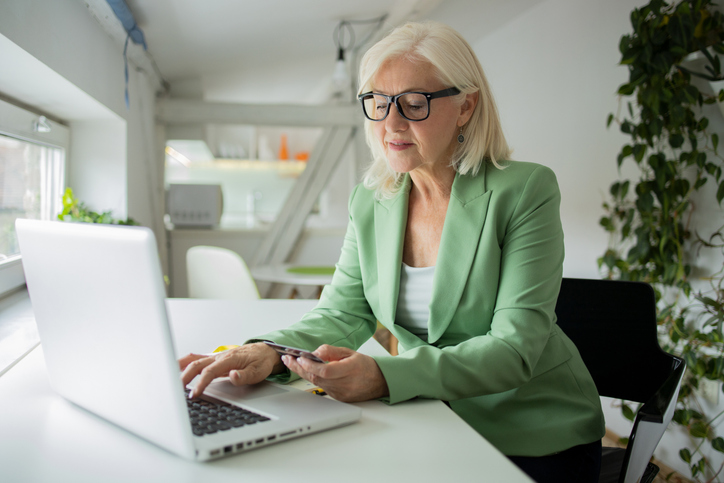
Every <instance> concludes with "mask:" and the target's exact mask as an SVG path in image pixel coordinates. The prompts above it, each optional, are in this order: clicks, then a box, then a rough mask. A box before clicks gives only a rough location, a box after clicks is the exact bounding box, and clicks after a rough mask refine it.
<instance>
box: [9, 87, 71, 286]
mask: <svg viewBox="0 0 724 483" xmlns="http://www.w3.org/2000/svg"><path fill="white" fill-rule="evenodd" d="M68 143H69V130H68V128H67V127H65V126H63V125H62V124H59V123H57V122H54V121H50V120H48V119H45V118H44V117H42V116H39V115H38V114H35V113H32V112H30V111H28V110H25V109H21V108H19V107H17V106H15V105H13V104H10V103H7V102H5V101H2V100H0V295H2V294H5V293H7V292H9V291H12V290H14V289H15V288H18V287H21V286H22V285H23V284H24V283H25V279H24V277H23V273H22V265H21V262H20V250H19V247H18V242H17V237H16V235H15V220H16V219H17V218H34V219H41V220H50V219H53V218H55V216H56V215H57V214H58V213H60V210H61V209H62V195H63V187H64V183H65V157H66V152H67V148H68Z"/></svg>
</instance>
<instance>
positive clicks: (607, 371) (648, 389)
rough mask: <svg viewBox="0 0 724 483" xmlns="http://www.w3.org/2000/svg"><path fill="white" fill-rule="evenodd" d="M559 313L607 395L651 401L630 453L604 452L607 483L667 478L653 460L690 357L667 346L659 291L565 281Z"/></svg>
mask: <svg viewBox="0 0 724 483" xmlns="http://www.w3.org/2000/svg"><path fill="white" fill-rule="evenodd" d="M556 315H557V316H558V325H559V326H560V327H561V329H563V331H564V332H565V333H566V334H567V335H568V337H570V338H571V340H573V342H574V343H575V344H576V347H578V351H579V352H580V353H581V357H582V358H583V361H584V362H585V364H586V367H588V370H589V372H590V373H591V376H593V380H594V382H595V383H596V387H597V388H598V392H599V394H600V395H601V396H607V397H612V398H616V399H625V400H628V401H635V402H639V403H644V404H643V406H642V407H641V408H640V409H639V411H638V413H637V414H636V419H635V421H634V425H633V429H632V430H631V435H630V436H629V442H628V446H627V447H626V449H621V448H604V449H603V457H602V461H601V476H600V481H599V483H609V482H620V483H629V482H637V481H641V482H642V483H650V482H651V481H653V479H654V477H655V476H656V474H657V473H658V472H659V468H658V466H656V465H654V464H653V463H651V462H650V460H651V456H652V455H653V453H654V449H656V446H657V445H658V444H659V441H660V440H661V437H662V436H663V434H664V431H665V430H666V427H667V426H668V424H669V422H670V421H671V418H672V417H673V415H674V408H675V406H676V399H677V396H678V393H679V387H680V386H681V380H682V378H683V377H684V370H685V369H686V363H685V362H684V361H683V359H680V358H678V357H675V356H673V355H671V354H668V353H666V352H664V351H663V350H661V347H659V342H658V338H657V334H656V332H657V330H656V301H655V298H654V291H653V289H652V288H651V286H650V285H648V284H645V283H641V282H622V281H614V280H582V279H568V278H564V279H563V283H562V285H561V292H560V295H559V296H558V302H557V304H556ZM639 478H640V480H639Z"/></svg>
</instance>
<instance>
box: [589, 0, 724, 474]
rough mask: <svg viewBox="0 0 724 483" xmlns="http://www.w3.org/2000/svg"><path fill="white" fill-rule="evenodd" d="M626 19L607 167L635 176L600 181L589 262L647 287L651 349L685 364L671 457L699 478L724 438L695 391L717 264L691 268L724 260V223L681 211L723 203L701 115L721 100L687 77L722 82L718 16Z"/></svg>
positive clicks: (708, 348) (648, 14)
mask: <svg viewBox="0 0 724 483" xmlns="http://www.w3.org/2000/svg"><path fill="white" fill-rule="evenodd" d="M631 24H632V26H633V34H631V35H624V36H623V37H622V39H621V42H620V45H619V49H620V51H621V55H622V60H621V64H623V65H626V66H627V67H628V70H629V81H628V82H627V83H625V84H623V85H622V86H620V88H619V90H618V93H619V94H620V96H621V98H620V102H621V104H623V102H624V98H627V97H631V99H630V100H629V101H628V102H627V110H626V113H625V114H623V115H621V113H620V112H619V114H617V115H614V114H611V115H609V117H608V125H609V126H610V125H611V123H612V122H614V121H616V122H617V123H618V124H619V126H620V130H621V132H623V133H624V134H626V135H628V136H630V139H631V141H630V143H628V144H626V145H624V146H623V147H622V149H621V152H620V153H619V155H618V160H617V161H618V166H619V168H620V167H621V165H622V164H623V163H624V161H626V160H629V159H631V160H633V162H634V163H635V165H636V168H637V170H638V175H639V178H638V180H636V181H635V182H634V183H635V184H634V183H632V182H631V181H630V180H622V181H617V182H615V183H613V184H612V185H611V188H610V194H611V198H610V200H609V201H608V202H605V203H604V204H603V207H604V210H605V215H604V216H603V217H602V218H601V219H600V224H601V225H602V226H603V227H604V228H605V229H606V230H607V231H608V232H609V233H610V237H611V238H610V243H609V248H608V250H606V252H605V254H604V255H603V256H602V257H601V258H599V260H598V263H599V267H600V268H601V270H602V271H604V272H605V275H606V276H607V277H609V278H616V279H622V280H639V281H645V282H648V283H650V284H652V285H653V286H654V288H655V290H656V292H657V297H658V307H659V311H658V317H659V324H660V325H659V329H660V330H659V334H660V341H661V344H662V347H664V349H665V350H668V351H670V352H672V353H674V354H677V355H680V356H681V357H683V358H684V359H685V360H686V362H687V366H688V371H687V375H686V377H685V381H684V384H683V386H682V389H681V391H680V394H679V401H678V404H677V409H676V413H675V415H674V421H675V422H676V423H679V424H681V425H683V426H684V427H686V428H687V429H688V432H689V434H690V436H691V440H692V444H691V446H690V447H686V448H682V449H681V451H680V453H679V454H680V456H681V458H682V459H683V460H684V461H686V463H687V464H688V465H689V467H690V469H691V473H692V476H693V477H694V478H697V479H698V478H699V477H704V476H705V475H706V474H707V473H708V475H709V477H712V476H713V477H712V480H714V479H715V478H717V475H718V474H719V473H720V472H721V468H714V467H713V466H712V465H711V463H710V461H709V459H708V458H706V457H705V456H704V454H705V452H704V451H703V448H704V445H710V446H711V447H712V448H713V449H714V450H716V451H720V452H722V453H724V439H722V438H721V437H718V436H716V432H715V424H716V423H717V422H718V418H720V416H722V414H715V415H708V414H706V411H705V410H704V409H703V405H702V404H701V402H700V401H699V399H698V397H697V392H696V390H697V388H698V387H699V385H700V384H701V383H702V381H703V380H704V379H709V380H714V381H719V382H720V381H724V332H723V331H722V324H723V323H724V290H723V288H724V287H723V285H724V267H722V266H718V267H714V268H711V267H709V269H710V272H711V273H708V274H706V275H705V276H704V277H701V276H700V277H696V276H694V275H692V274H693V273H695V272H694V267H695V262H696V258H697V254H699V253H700V252H701V250H715V251H716V252H717V253H718V255H720V256H721V257H722V259H724V226H723V227H718V228H714V229H713V230H712V229H711V228H710V227H709V228H708V227H707V226H695V225H694V220H695V218H694V217H692V215H693V213H694V211H695V208H696V206H697V205H698V206H703V205H716V206H718V207H719V208H721V205H722V200H724V178H723V177H722V161H723V158H722V156H721V155H720V154H719V152H718V147H719V135H718V134H717V133H716V132H712V130H710V129H709V119H708V118H707V117H705V116H704V115H703V114H702V107H703V106H704V105H707V104H713V103H716V102H722V101H724V90H722V91H720V92H718V93H715V94H714V95H711V94H707V93H706V91H704V92H702V90H700V89H699V87H698V86H697V82H701V81H697V80H696V79H697V78H702V79H707V80H717V79H722V77H723V76H722V69H721V64H720V60H719V57H718V54H724V16H723V15H722V13H721V12H720V11H719V10H717V9H716V7H715V5H714V4H713V3H712V2H711V1H710V0H696V1H680V2H677V3H673V4H668V3H666V2H664V1H662V0H654V1H651V2H650V3H649V4H648V5H646V6H644V7H641V8H637V9H635V10H634V11H633V12H632V13H631ZM693 52H701V55H702V56H703V59H704V62H705V64H706V65H705V67H704V71H703V72H702V71H694V70H693V69H691V68H690V67H688V66H686V65H682V61H684V59H685V58H686V57H687V56H688V55H689V54H691V53H693ZM717 115H718V114H717ZM707 183H708V185H709V186H707ZM712 184H714V185H715V189H713V190H712V189H711V188H712V187H711V185H712ZM704 186H707V189H705V188H704ZM719 219H721V218H719ZM709 222H711V220H709ZM707 229H709V232H708V233H703V234H702V233H701V231H702V230H707ZM717 263H719V264H721V262H717ZM697 278H698V279H699V280H697ZM702 278H703V279H705V280H704V281H705V282H706V283H701V282H702V280H701V279H702ZM692 283H693V285H692ZM622 408H623V413H624V415H625V416H627V417H629V419H630V418H631V417H632V415H633V409H631V407H629V405H628V404H627V403H625V402H622Z"/></svg>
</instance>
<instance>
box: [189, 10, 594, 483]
mask: <svg viewBox="0 0 724 483" xmlns="http://www.w3.org/2000/svg"><path fill="white" fill-rule="evenodd" d="M360 86H361V88H360V92H361V94H360V96H359V98H360V100H361V102H362V106H363V111H364V114H365V116H366V118H367V121H366V134H367V141H368V144H369V145H370V147H371V149H372V152H373V157H374V161H373V163H372V165H371V167H370V168H369V170H368V172H367V174H366V176H365V180H364V185H363V186H358V187H356V188H355V190H354V191H353V193H352V195H351V196H350V201H349V213H350V220H349V225H348V229H347V234H346V236H345V240H344V246H343V248H342V253H341V257H340V259H339V262H338V264H337V269H336V271H335V275H334V278H333V281H332V283H331V285H329V286H327V287H326V288H325V290H324V292H323V294H322V297H321V299H320V302H319V304H318V306H317V307H316V308H315V309H314V310H313V311H312V312H310V313H309V314H307V315H306V316H304V317H303V319H302V320H301V321H300V322H298V323H296V324H295V325H293V326H292V327H290V328H289V329H286V330H281V331H276V332H273V333H270V334H266V335H265V336H262V337H260V338H259V339H256V340H255V341H251V343H248V344H246V345H244V346H242V347H240V348H238V349H234V350H232V351H229V352H226V353H224V354H222V355H219V356H216V357H206V358H204V357H202V356H195V355H189V356H187V357H186V358H184V359H182V361H181V366H182V368H184V367H185V371H184V374H183V381H184V383H188V382H190V381H191V379H192V378H193V377H195V376H196V375H200V380H199V384H198V386H197V389H196V390H195V394H199V393H200V392H202V391H203V388H204V387H206V385H208V383H209V382H211V381H212V380H213V379H214V378H216V377H221V376H229V377H230V378H231V382H232V383H234V384H239V385H241V384H252V383H256V382H259V381H261V380H263V379H265V378H267V377H269V376H272V375H275V376H272V377H273V378H274V379H276V380H279V381H288V380H289V379H290V378H291V377H292V376H293V375H292V374H291V373H290V372H289V370H291V371H293V372H294V373H296V374H297V375H299V376H301V377H303V378H305V379H307V380H309V381H311V382H312V383H314V384H316V385H318V386H320V387H322V388H323V389H324V390H325V391H326V392H327V393H328V394H330V395H331V396H333V397H335V398H336V399H339V400H342V401H364V400H368V399H375V398H381V399H383V400H385V401H387V402H389V403H391V404H394V403H398V402H401V401H406V400H409V399H412V398H415V397H424V398H437V399H441V400H444V401H448V404H449V405H450V407H451V408H452V409H453V410H454V411H455V412H456V413H457V414H458V415H459V416H460V417H462V418H463V419H464V420H465V421H467V422H468V423H469V424H470V425H471V426H472V427H473V428H475V429H476V430H477V431H478V432H480V434H482V435H483V436H484V437H485V438H486V439H488V440H489V441H490V442H491V443H492V444H494V445H495V446H496V447H497V448H498V449H499V450H500V451H502V452H503V453H504V454H506V455H508V456H509V457H510V458H511V459H512V460H513V461H514V462H515V463H516V464H518V465H519V466H520V467H521V468H522V469H523V470H524V471H526V472H528V473H529V474H530V475H531V476H532V477H533V478H534V479H536V480H537V481H555V482H562V481H575V482H584V481H597V479H598V465H599V464H600V439H601V437H602V436H603V434H604V423H603V415H602V412H601V407H600V400H599V397H598V394H597V392H596V387H595V385H594V383H593V381H592V380H591V377H590V375H589V374H588V371H587V370H586V368H585V365H584V364H583V362H582V360H581V358H580V355H579V354H578V351H577V350H576V348H575V346H574V345H573V343H572V342H571V341H570V340H569V339H568V338H567V337H566V336H565V335H564V334H563V332H562V331H561V330H560V329H559V328H558V327H557V326H556V324H555V320H556V319H555V313H554V308H555V302H556V298H557V295H558V290H559V287H560V280H561V274H562V262H563V233H562V230H561V223H560V215H559V204H560V194H559V191H558V186H557V183H556V179H555V176H554V174H553V173H552V172H551V171H550V170H549V169H547V168H545V167H543V166H539V165H535V164H531V163H520V162H510V161H505V160H506V159H507V158H508V156H509V154H510V153H509V148H508V146H507V144H506V142H505V138H504V136H503V133H502V130H501V126H500V121H499V118H498V114H497V110H496V107H495V103H494V101H493V98H492V96H491V94H490V89H489V87H488V85H487V81H486V79H485V75H484V73H483V71H482V68H481V67H480V63H479V62H478V60H477V58H476V57H475V54H474V53H473V51H472V49H471V48H470V46H469V45H468V44H467V42H465V40H463V39H462V38H461V37H460V35H459V34H457V32H455V31H454V30H452V29H451V28H449V27H447V26H444V25H441V24H436V23H421V24H420V23H410V24H407V25H404V26H402V27H400V28H398V29H396V30H394V31H393V32H392V33H391V34H390V35H388V36H387V37H386V38H384V39H383V40H381V41H380V42H379V43H377V44H376V45H375V46H373V47H372V48H371V49H370V50H369V51H368V52H367V53H366V54H365V56H364V58H363V60H362V64H361V68H360ZM377 321H379V322H380V323H382V324H383V325H384V326H386V327H387V328H388V329H389V330H390V331H391V332H392V334H393V335H395V336H396V337H397V339H398V340H399V343H400V348H401V353H400V355H398V356H395V357H392V356H388V357H375V358H372V357H369V356H366V355H363V354H360V353H358V352H355V351H354V349H356V348H358V347H359V346H360V345H361V344H362V343H363V342H364V341H365V340H367V339H368V338H369V337H370V336H372V334H373V333H374V331H375V329H376V324H377ZM259 340H272V341H275V342H278V343H281V344H287V345H291V346H296V347H302V348H309V349H316V350H315V354H316V355H318V356H319V357H320V358H322V359H323V360H325V361H329V362H328V363H327V364H320V363H315V362H312V361H309V360H307V359H304V358H299V359H294V358H289V357H288V356H284V357H283V358H281V359H280V358H279V356H278V355H277V354H276V353H275V352H274V351H273V350H272V349H270V348H269V347H267V346H266V345H264V344H261V343H259V342H258V341H259ZM294 377H296V376H294Z"/></svg>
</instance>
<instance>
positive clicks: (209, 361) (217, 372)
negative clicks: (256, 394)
mask: <svg viewBox="0 0 724 483" xmlns="http://www.w3.org/2000/svg"><path fill="white" fill-rule="evenodd" d="M179 368H180V369H181V370H182V371H183V374H182V375H181V380H182V381H183V385H184V387H186V385H187V384H188V383H189V382H191V381H192V380H193V378H194V377H196V376H199V379H198V381H197V383H196V387H194V389H193V390H192V392H191V394H190V395H189V397H198V396H200V395H201V394H203V392H204V389H206V387H207V386H208V385H209V384H211V381H213V380H214V379H216V378H217V377H227V376H228V377H229V380H230V381H231V383H232V384H233V385H235V386H243V385H245V384H256V383H258V382H261V381H263V380H264V379H266V378H267V377H269V376H270V375H272V374H278V373H280V372H283V371H284V370H285V366H284V364H283V363H282V360H281V358H280V357H279V355H278V354H277V353H276V351H275V350H274V349H272V348H271V347H269V346H268V345H266V344H264V343H263V342H258V343H254V344H246V345H242V346H240V347H235V348H234V349H230V350H227V351H224V352H220V353H219V354H214V355H210V356H205V355H199V354H189V355H187V356H185V357H182V358H181V359H179Z"/></svg>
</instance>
